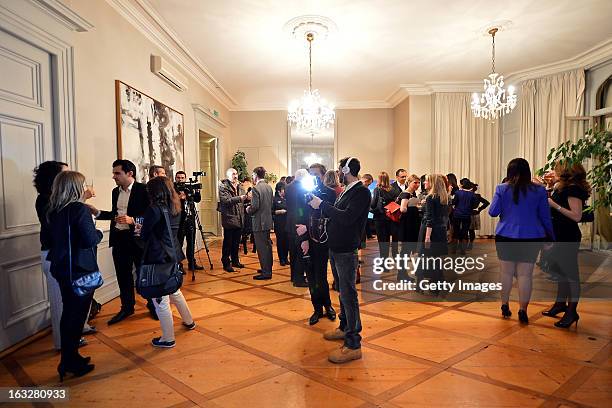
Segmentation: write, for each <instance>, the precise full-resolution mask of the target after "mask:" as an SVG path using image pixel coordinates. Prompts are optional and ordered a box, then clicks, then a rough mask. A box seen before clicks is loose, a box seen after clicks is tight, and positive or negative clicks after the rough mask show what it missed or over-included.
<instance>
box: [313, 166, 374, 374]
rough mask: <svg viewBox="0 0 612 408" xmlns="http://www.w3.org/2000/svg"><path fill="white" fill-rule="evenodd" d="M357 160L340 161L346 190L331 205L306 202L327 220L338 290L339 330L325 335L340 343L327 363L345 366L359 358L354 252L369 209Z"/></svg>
mask: <svg viewBox="0 0 612 408" xmlns="http://www.w3.org/2000/svg"><path fill="white" fill-rule="evenodd" d="M359 170H361V164H360V163H359V160H357V159H356V158H354V157H350V158H349V157H345V158H344V159H342V160H340V175H341V180H340V182H341V183H342V184H344V185H345V186H346V187H345V188H344V191H343V192H342V194H340V196H339V197H338V198H337V199H336V203H335V204H330V203H328V202H325V201H323V200H321V199H320V198H319V197H317V196H313V197H312V199H311V201H310V202H309V204H310V206H311V207H312V208H314V209H319V208H320V209H321V211H322V212H323V215H324V216H326V217H328V218H329V222H328V224H327V234H328V236H329V240H328V245H329V256H330V259H331V261H332V262H333V263H334V265H335V266H336V270H337V271H338V279H339V286H340V316H339V317H340V327H339V328H337V329H335V330H332V331H329V332H326V333H325V334H324V336H323V337H324V338H325V339H326V340H339V339H344V345H343V346H342V348H340V349H337V350H334V351H332V352H331V354H330V355H329V357H328V359H329V361H331V362H332V363H346V362H348V361H351V360H357V359H360V358H361V335H360V334H359V333H360V332H361V318H360V317H359V299H358V297H357V289H356V287H355V278H356V274H357V262H358V258H357V249H358V248H359V246H360V243H361V234H362V232H363V229H364V228H365V223H366V220H367V219H368V211H369V208H370V190H368V189H367V187H365V186H364V185H363V184H362V183H361V181H359V178H358V175H359Z"/></svg>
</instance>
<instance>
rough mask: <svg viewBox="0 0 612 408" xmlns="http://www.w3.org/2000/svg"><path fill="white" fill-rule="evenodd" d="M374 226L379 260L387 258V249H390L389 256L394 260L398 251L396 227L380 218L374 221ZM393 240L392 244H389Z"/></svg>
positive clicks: (391, 222)
mask: <svg viewBox="0 0 612 408" xmlns="http://www.w3.org/2000/svg"><path fill="white" fill-rule="evenodd" d="M374 225H376V239H377V240H378V250H379V253H380V257H381V258H388V257H389V247H391V255H392V256H393V257H394V258H395V256H396V255H397V251H398V245H397V243H398V241H399V240H398V236H397V229H398V228H397V225H396V224H395V223H394V222H393V221H391V220H388V219H386V218H381V219H378V220H375V221H374ZM391 239H393V242H391Z"/></svg>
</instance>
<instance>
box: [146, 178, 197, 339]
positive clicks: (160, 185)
mask: <svg viewBox="0 0 612 408" xmlns="http://www.w3.org/2000/svg"><path fill="white" fill-rule="evenodd" d="M147 192H148V194H149V202H150V206H149V208H148V209H147V211H146V212H145V214H144V219H143V222H142V226H141V227H140V236H141V238H142V240H143V242H144V244H145V250H144V254H143V260H142V263H143V265H144V264H146V265H152V264H165V263H169V262H175V263H179V262H181V261H182V260H183V259H185V255H184V254H183V251H182V248H181V247H180V246H179V245H178V238H177V234H178V229H179V224H180V218H181V201H180V199H179V196H178V194H177V193H176V191H175V190H174V186H173V185H172V182H171V181H170V179H168V178H167V177H161V176H159V177H154V178H152V179H151V180H149V182H148V183H147ZM168 222H169V227H170V228H168ZM172 251H173V252H174V253H171V252H172ZM169 252H170V253H169ZM152 300H153V305H154V306H155V311H156V312H157V316H158V317H159V323H160V325H161V328H162V336H161V337H155V338H154V339H153V340H151V344H152V345H153V346H154V347H160V348H172V347H174V346H175V345H176V342H175V338H174V325H173V319H172V311H171V309H170V303H173V304H174V305H176V308H177V309H178V311H179V314H180V315H181V318H182V319H183V326H184V327H185V328H186V329H187V330H193V329H195V327H196V324H195V322H194V321H193V317H192V316H191V312H190V310H189V307H188V306H187V301H186V300H185V297H184V296H183V294H182V293H181V290H180V289H177V290H176V292H174V293H172V294H170V295H165V296H161V297H158V298H153V299H152Z"/></svg>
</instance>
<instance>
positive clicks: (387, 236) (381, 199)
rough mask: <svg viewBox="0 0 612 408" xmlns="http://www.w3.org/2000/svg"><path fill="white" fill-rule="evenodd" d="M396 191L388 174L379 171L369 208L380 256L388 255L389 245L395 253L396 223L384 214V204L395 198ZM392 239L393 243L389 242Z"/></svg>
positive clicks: (395, 253) (385, 256)
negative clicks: (372, 217) (372, 215)
mask: <svg viewBox="0 0 612 408" xmlns="http://www.w3.org/2000/svg"><path fill="white" fill-rule="evenodd" d="M398 194H399V193H398V192H396V189H394V188H392V187H391V183H390V179H389V174H388V173H387V172H386V171H381V172H380V174H379V175H378V184H377V185H376V188H375V189H374V192H373V194H372V201H371V203H370V208H371V211H372V213H373V214H374V225H375V226H376V239H377V240H378V248H379V253H380V257H381V258H387V257H388V256H389V246H390V245H392V251H391V253H392V255H393V257H395V256H396V255H397V241H398V239H397V225H396V224H395V223H394V222H393V221H391V220H390V219H389V218H387V216H386V215H385V206H386V205H387V204H389V203H391V202H394V201H395V200H396V199H397V196H398ZM391 239H393V244H391Z"/></svg>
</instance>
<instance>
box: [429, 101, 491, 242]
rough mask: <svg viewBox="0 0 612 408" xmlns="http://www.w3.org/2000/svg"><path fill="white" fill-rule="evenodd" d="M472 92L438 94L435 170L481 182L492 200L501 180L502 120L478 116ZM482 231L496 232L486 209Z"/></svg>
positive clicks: (435, 110) (435, 118) (484, 190)
mask: <svg viewBox="0 0 612 408" xmlns="http://www.w3.org/2000/svg"><path fill="white" fill-rule="evenodd" d="M470 103H471V94H469V93H437V94H435V95H434V139H433V158H434V171H435V172H437V173H442V174H447V173H455V175H456V176H457V179H458V180H460V179H461V178H463V177H467V178H469V179H470V180H472V181H473V182H475V183H477V184H478V192H479V193H480V194H481V195H482V196H483V197H484V198H486V199H487V200H489V201H491V199H492V198H493V193H494V192H495V186H497V184H499V183H500V181H501V176H500V170H499V169H500V168H501V166H500V140H499V126H498V122H491V121H489V120H486V119H480V118H475V117H474V115H473V114H472V111H471V107H470ZM480 219H481V229H480V231H479V232H478V234H479V235H493V234H494V233H495V221H494V220H493V219H491V217H489V215H488V214H487V212H486V211H483V212H482V213H481V214H480Z"/></svg>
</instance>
